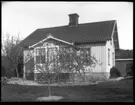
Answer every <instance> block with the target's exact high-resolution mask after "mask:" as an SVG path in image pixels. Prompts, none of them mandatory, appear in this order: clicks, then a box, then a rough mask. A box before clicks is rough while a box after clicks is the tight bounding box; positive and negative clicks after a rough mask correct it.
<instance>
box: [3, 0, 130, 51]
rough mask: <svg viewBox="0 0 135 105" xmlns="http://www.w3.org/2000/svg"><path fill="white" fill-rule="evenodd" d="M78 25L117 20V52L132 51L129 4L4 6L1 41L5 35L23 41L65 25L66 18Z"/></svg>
mask: <svg viewBox="0 0 135 105" xmlns="http://www.w3.org/2000/svg"><path fill="white" fill-rule="evenodd" d="M71 13H77V14H78V15H79V23H80V24H81V23H90V22H97V21H106V20H114V19H115V20H117V26H118V37H119V44H120V48H122V49H133V3H132V2H4V3H2V37H3V36H5V35H6V34H7V33H9V34H11V35H17V34H18V33H20V37H21V38H23V39H24V38H26V37H27V36H28V35H29V34H31V33H32V32H33V31H35V30H36V29H37V28H46V27H54V26H62V25H68V23H69V16H68V14H71Z"/></svg>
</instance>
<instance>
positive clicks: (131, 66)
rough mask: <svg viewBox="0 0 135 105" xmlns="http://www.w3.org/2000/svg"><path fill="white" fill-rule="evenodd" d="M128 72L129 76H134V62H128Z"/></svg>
mask: <svg viewBox="0 0 135 105" xmlns="http://www.w3.org/2000/svg"><path fill="white" fill-rule="evenodd" d="M126 74H127V76H133V64H132V63H131V64H127V68H126Z"/></svg>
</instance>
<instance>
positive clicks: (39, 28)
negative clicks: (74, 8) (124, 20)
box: [37, 20, 116, 30]
mask: <svg viewBox="0 0 135 105" xmlns="http://www.w3.org/2000/svg"><path fill="white" fill-rule="evenodd" d="M111 21H114V23H115V21H116V20H107V21H96V22H89V23H81V24H78V26H81V25H89V24H94V23H105V22H111ZM68 26H69V25H63V26H55V27H46V28H38V29H37V30H43V29H49V30H50V29H54V28H55V29H56V28H64V27H65V28H66V27H68ZM75 27H76V26H75Z"/></svg>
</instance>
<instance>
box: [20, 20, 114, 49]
mask: <svg viewBox="0 0 135 105" xmlns="http://www.w3.org/2000/svg"><path fill="white" fill-rule="evenodd" d="M115 23H116V21H115V20H110V21H101V22H93V23H86V24H78V25H77V26H73V27H71V26H68V25H67V26H60V27H51V28H41V29H37V30H35V31H34V32H33V33H32V34H30V35H29V36H28V37H27V38H25V39H24V40H23V41H22V42H21V43H20V44H22V45H23V46H25V47H28V46H31V45H33V44H35V43H37V42H39V41H41V40H43V39H45V38H46V37H47V36H48V34H49V33H51V34H52V35H53V37H55V38H58V39H61V40H64V41H67V42H69V43H84V42H86V43H87V42H100V41H106V40H110V39H111V36H112V31H113V28H114V26H115Z"/></svg>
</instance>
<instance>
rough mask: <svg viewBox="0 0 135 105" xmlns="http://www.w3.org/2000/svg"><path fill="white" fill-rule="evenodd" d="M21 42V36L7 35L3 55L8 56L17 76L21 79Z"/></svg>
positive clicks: (3, 45)
mask: <svg viewBox="0 0 135 105" xmlns="http://www.w3.org/2000/svg"><path fill="white" fill-rule="evenodd" d="M20 42H21V40H20V38H19V34H18V36H17V37H15V36H10V35H7V36H6V39H5V40H4V41H3V44H2V52H3V55H4V56H6V57H7V58H8V59H9V60H10V61H11V63H12V64H13V69H14V70H15V72H16V76H17V77H19V73H18V68H17V67H18V64H20V63H21V62H22V54H23V48H22V47H20V46H18V44H19V43H20Z"/></svg>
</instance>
